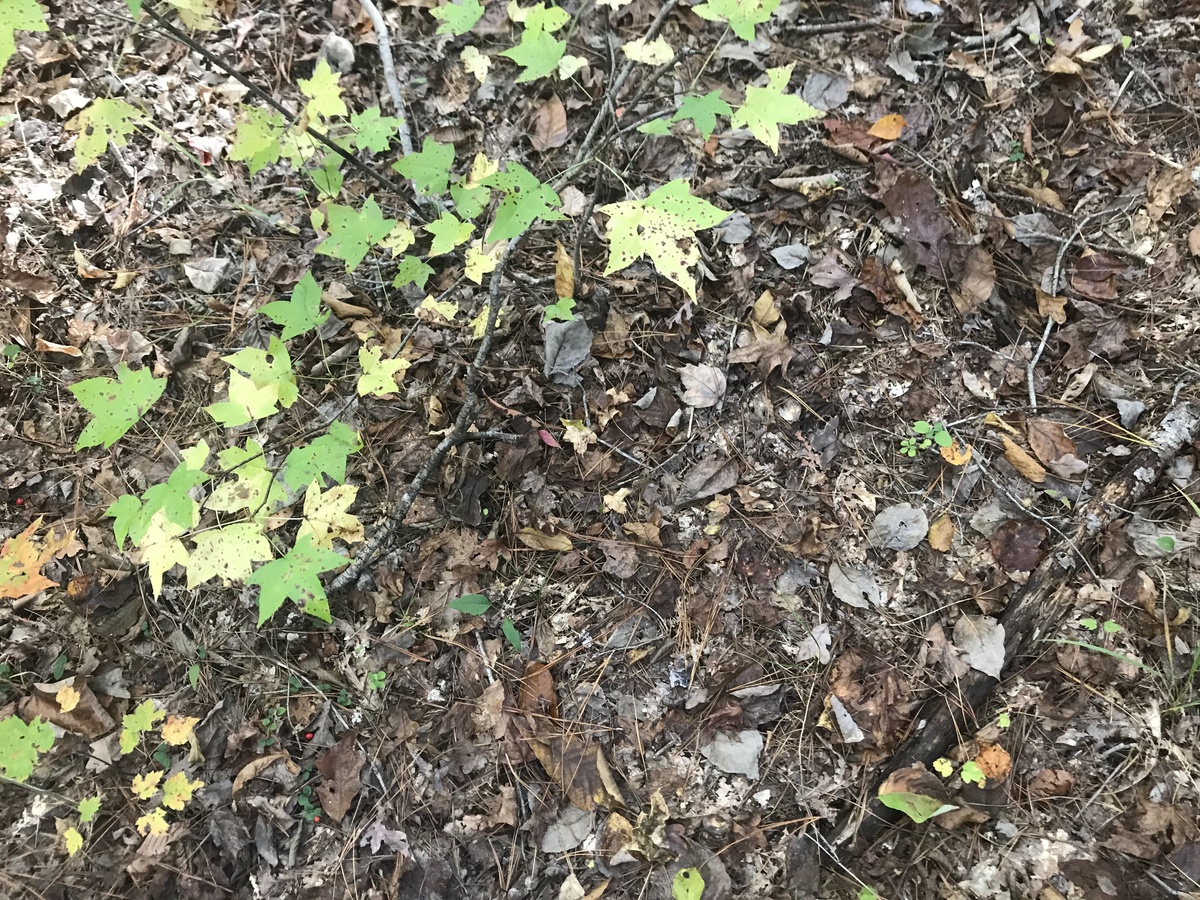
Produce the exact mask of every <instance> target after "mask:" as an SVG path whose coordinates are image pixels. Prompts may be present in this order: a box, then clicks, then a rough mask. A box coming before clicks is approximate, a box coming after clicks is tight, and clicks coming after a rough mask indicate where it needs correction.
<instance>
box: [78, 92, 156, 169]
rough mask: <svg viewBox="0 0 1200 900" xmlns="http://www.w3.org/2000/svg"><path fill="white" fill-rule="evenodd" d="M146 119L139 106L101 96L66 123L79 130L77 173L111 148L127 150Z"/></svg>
mask: <svg viewBox="0 0 1200 900" xmlns="http://www.w3.org/2000/svg"><path fill="white" fill-rule="evenodd" d="M145 118H146V117H145V116H144V115H143V114H142V111H141V110H140V109H138V108H137V107H136V106H130V105H129V104H128V103H126V102H125V101H124V100H111V99H106V98H104V97H100V98H98V99H96V100H93V101H92V103H91V105H90V106H89V107H88V108H87V109H85V110H83V111H82V112H81V113H80V114H79V115H77V116H76V117H75V118H73V119H72V120H71V121H69V122H68V123H67V124H66V128H67V129H68V130H70V131H78V132H79V137H78V138H76V140H75V171H77V172H82V171H83V170H84V169H86V168H87V167H88V166H90V165H91V164H92V163H94V162H95V161H96V160H98V159H99V158H100V157H101V155H102V154H103V153H104V151H105V150H107V149H108V145H109V144H110V143H111V144H113V145H115V146H117V147H124V146H125V144H126V143H127V141H126V140H125V139H126V138H127V137H129V135H131V134H133V133H134V132H135V131H137V126H138V123H139V122H142V121H143V120H144V119H145Z"/></svg>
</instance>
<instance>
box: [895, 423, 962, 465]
mask: <svg viewBox="0 0 1200 900" xmlns="http://www.w3.org/2000/svg"><path fill="white" fill-rule="evenodd" d="M912 430H913V432H914V433H915V436H914V437H906V438H904V439H902V440H901V441H900V452H901V453H902V454H903V455H904V456H916V455H917V451H919V450H928V449H929V448H930V447H932V446H933V445H934V444H936V445H937V446H939V447H949V446H950V445H951V444H953V443H954V438H953V437H952V436H951V434H950V432H949V431H947V430H946V426H945V425H944V424H942V423H941V422H933V423H930V422H926V421H925V420H924V419H918V420H917V421H916V422H913V424H912Z"/></svg>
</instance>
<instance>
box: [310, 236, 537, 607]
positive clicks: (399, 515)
mask: <svg viewBox="0 0 1200 900" xmlns="http://www.w3.org/2000/svg"><path fill="white" fill-rule="evenodd" d="M526 234H527V232H521V233H520V234H519V235H517V236H516V237H515V238H513V239H512V240H511V241H509V242H508V246H507V247H506V248H505V249H504V253H503V255H501V257H500V261H499V264H498V265H497V266H496V270H495V271H494V272H492V279H491V282H490V283H489V284H488V317H487V325H486V326H485V327H484V330H483V340H481V341H480V343H479V350H478V351H477V352H476V353H475V358H474V359H473V360H471V365H470V367H469V368H468V369H467V375H466V378H465V379H464V383H463V394H464V396H463V404H462V407H461V408H460V409H459V411H458V416H457V417H456V418H455V420H454V427H453V428H451V429H450V431H449V432H448V433H447V434H446V435H445V437H443V438H442V439H441V440H440V441H439V442H438V445H437V446H436V447H434V448H433V452H432V453H430V454H429V458H428V459H426V460H425V462H424V464H423V465H422V466H421V468H420V469H419V470H418V471H417V474H416V475H414V476H413V479H412V481H410V482H409V483H408V487H407V488H406V489H405V491H404V493H403V494H402V495H401V496H400V499H399V500H398V501H397V502H396V505H395V506H393V507H392V509H391V510H390V511H389V512H388V516H387V519H385V520H384V522H383V524H382V525H381V526H380V527H379V530H378V531H376V532H375V534H374V535H373V536H372V538H371V540H369V541H367V543H366V544H364V545H363V547H362V549H361V550H359V551H358V555H357V556H355V558H354V562H352V563H350V565H349V566H347V567H346V568H345V569H344V570H343V571H342V573H341V574H340V575H338V576H337V577H336V578H335V579H334V580H333V582H332V583H331V584H330V586H329V589H330V590H331V591H339V590H341V589H343V588H345V587H347V586H348V585H350V584H353V583H355V582H357V581H358V578H359V576H360V575H362V573H363V570H364V569H366V568H367V566H369V565H371V563H373V562H374V561H375V559H376V558H377V557H378V556H379V553H380V551H381V550H382V549H383V548H384V547H385V546H386V545H387V543H388V542H389V541H390V540H391V538H392V535H393V534H395V533H396V529H397V528H398V527H400V523H401V522H403V521H404V517H405V516H407V515H408V511H409V510H410V509H412V505H413V503H414V502H416V499H417V497H418V496H419V495H420V493H421V489H422V488H423V487H425V483H426V482H427V481H429V479H430V478H432V477H433V475H434V473H436V472H437V470H438V469H439V468H441V465H442V461H443V460H445V458H446V454H448V453H449V452H450V451H451V450H453V449H454V448H455V447H457V446H458V445H459V444H462V443H463V442H464V441H465V440H468V439H469V438H468V436H467V435H468V429H469V428H470V427H471V423H472V422H474V421H475V413H476V411H477V410H478V408H479V395H478V387H479V379H480V376H481V374H482V372H483V367H484V366H485V365H487V361H488V357H489V356H490V355H491V352H492V343H493V341H494V340H495V337H496V321H497V320H498V319H499V317H500V305H501V294H500V284H501V282H502V281H503V280H504V270H505V269H506V268H507V267H508V261H509V259H510V258H511V257H512V254H513V253H514V251H516V249H517V246H518V245H519V244H520V243H521V240H522V238H524V237H525V235H526Z"/></svg>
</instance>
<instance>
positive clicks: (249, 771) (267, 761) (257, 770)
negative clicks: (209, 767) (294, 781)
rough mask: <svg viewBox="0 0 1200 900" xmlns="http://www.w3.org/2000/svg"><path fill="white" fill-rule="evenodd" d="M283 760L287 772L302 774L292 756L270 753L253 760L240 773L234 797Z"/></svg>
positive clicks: (234, 785) (235, 784)
mask: <svg viewBox="0 0 1200 900" xmlns="http://www.w3.org/2000/svg"><path fill="white" fill-rule="evenodd" d="M279 760H283V761H284V765H285V766H286V767H287V770H288V771H289V772H291V773H292V774H293V775H299V774H300V767H299V766H298V765H296V763H295V762H293V761H292V758H291V756H289V755H288V754H287V753H284V752H282V751H281V752H279V753H268V754H267V755H266V756H260V757H259V758H258V759H252V760H250V762H248V763H246V765H244V766H242V768H241V769H240V770H239V771H238V773H237V776H236V777H235V778H234V779H233V789H232V791H231V792H230V793H231V794H232V795H233V796H235V797H236V796H237V794H238V792H239V791H241V789H242V788H244V787H245V786H246V785H247V784H248V783H249V782H250V781H251V780H252V779H254V778H257V777H258V776H259V775H261V774H262V773H263V772H265V771H266V770H267V769H269V768H270V767H271V766H272V765H273V764H274V763H275V762H277V761H279Z"/></svg>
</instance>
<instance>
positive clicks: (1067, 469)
mask: <svg viewBox="0 0 1200 900" xmlns="http://www.w3.org/2000/svg"><path fill="white" fill-rule="evenodd" d="M1028 431H1029V446H1030V447H1031V448H1032V449H1033V452H1034V455H1035V456H1037V458H1038V459H1039V460H1041V461H1042V463H1043V464H1044V465H1045V466H1046V468H1047V469H1049V470H1050V471H1051V472H1053V473H1054V474H1055V475H1057V476H1058V477H1059V478H1074V477H1075V476H1077V475H1080V474H1082V473H1083V472H1084V471H1086V470H1087V463H1086V462H1084V461H1083V460H1081V459H1080V458H1079V457H1078V456H1077V455H1076V451H1077V448H1076V447H1075V442H1074V441H1073V440H1071V439H1070V438H1069V437H1067V432H1066V431H1065V429H1064V428H1063V427H1062V425H1060V424H1059V423H1058V422H1053V421H1051V420H1050V419H1032V420H1030V422H1029V426H1028Z"/></svg>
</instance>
